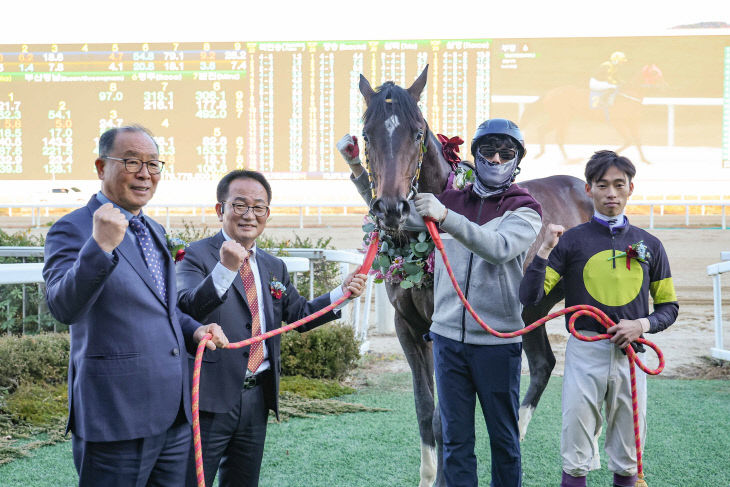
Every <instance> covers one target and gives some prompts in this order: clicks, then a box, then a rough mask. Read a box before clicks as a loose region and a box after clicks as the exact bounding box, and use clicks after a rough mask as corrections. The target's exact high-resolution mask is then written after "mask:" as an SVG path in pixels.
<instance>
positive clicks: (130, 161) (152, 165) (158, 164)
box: [101, 156, 165, 175]
mask: <svg viewBox="0 0 730 487" xmlns="http://www.w3.org/2000/svg"><path fill="white" fill-rule="evenodd" d="M101 159H111V160H113V161H119V162H122V163H124V169H125V170H126V171H127V172H131V173H133V174H136V173H138V172H140V171H141V170H142V166H144V165H145V164H147V171H149V173H150V174H152V175H154V174H160V173H161V172H162V170H163V169H164V167H165V163H164V162H162V161H158V160H156V159H152V160H150V161H140V160H139V159H137V158H136V157H129V158H126V159H120V158H118V157H110V156H101Z"/></svg>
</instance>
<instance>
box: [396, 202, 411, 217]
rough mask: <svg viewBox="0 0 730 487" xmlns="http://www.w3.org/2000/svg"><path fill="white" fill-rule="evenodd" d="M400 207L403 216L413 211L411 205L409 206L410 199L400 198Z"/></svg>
mask: <svg viewBox="0 0 730 487" xmlns="http://www.w3.org/2000/svg"><path fill="white" fill-rule="evenodd" d="M398 207H399V208H400V214H401V216H405V215H408V212H409V211H411V209H410V207H409V206H408V201H406V200H400V203H398Z"/></svg>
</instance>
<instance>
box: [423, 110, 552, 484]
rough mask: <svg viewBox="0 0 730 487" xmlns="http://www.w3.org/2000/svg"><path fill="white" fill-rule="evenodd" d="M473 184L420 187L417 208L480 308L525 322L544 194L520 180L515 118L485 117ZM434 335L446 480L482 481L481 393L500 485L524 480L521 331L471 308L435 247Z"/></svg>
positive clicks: (521, 152) (475, 148)
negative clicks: (435, 189) (526, 277)
mask: <svg viewBox="0 0 730 487" xmlns="http://www.w3.org/2000/svg"><path fill="white" fill-rule="evenodd" d="M471 152H472V155H473V156H474V164H475V167H476V179H475V181H474V184H473V185H468V186H466V187H465V188H464V189H462V190H455V189H447V190H445V191H444V192H443V193H441V194H440V195H438V197H436V196H434V195H433V194H430V193H419V194H417V195H416V198H415V208H416V211H417V212H418V213H419V215H421V216H422V217H430V218H433V219H434V220H436V221H438V222H439V226H440V231H441V232H442V238H443V242H444V249H445V251H446V254H447V256H448V259H449V262H450V264H451V267H452V271H453V273H454V276H455V277H456V280H457V281H458V283H459V286H460V287H461V289H462V290H463V291H464V294H465V296H466V297H467V299H469V300H470V302H471V304H472V306H473V307H474V310H475V311H476V313H477V314H478V315H479V316H480V317H481V318H482V319H483V320H484V321H485V322H487V323H489V324H490V326H492V327H493V328H495V329H496V330H498V331H501V332H513V331H517V330H519V329H521V328H522V327H523V323H522V318H521V316H520V314H521V311H522V308H521V306H520V304H519V302H518V291H519V286H520V281H521V279H522V266H523V264H524V262H525V257H526V255H527V250H528V249H529V248H530V245H532V243H533V242H534V241H535V239H536V238H537V234H538V233H539V231H540V228H541V226H542V222H541V214H542V213H541V208H540V204H539V203H538V202H537V201H535V199H533V198H532V196H530V194H529V193H528V192H527V191H526V190H525V189H523V188H520V187H519V186H517V185H516V184H513V182H514V179H515V177H516V176H517V174H518V173H519V164H520V161H521V160H522V158H523V157H524V156H525V152H526V151H525V141H524V137H523V136H522V132H521V131H520V129H519V127H517V125H516V124H515V123H514V122H511V121H509V120H505V119H503V118H494V119H491V120H487V121H485V122H484V123H482V124H481V125H480V126H479V127H478V128H477V130H476V133H475V134H474V138H473V140H472V144H471ZM429 337H430V338H431V339H432V340H433V355H434V369H435V375H436V388H437V390H438V396H439V403H438V404H439V412H440V414H441V424H442V432H443V444H444V476H445V478H446V484H447V485H449V486H457V485H477V459H476V456H475V454H474V443H475V432H474V407H475V405H476V399H477V397H478V398H479V403H480V405H481V409H482V413H483V414H484V420H485V422H486V425H487V432H488V434H489V442H490V446H491V452H492V461H491V473H492V485H495V486H497V485H499V486H508V487H516V486H520V485H521V484H522V466H521V453H520V443H519V432H518V426H517V422H518V405H519V390H520V371H521V368H522V339H521V338H520V337H516V338H509V339H502V338H497V337H495V336H493V335H491V334H489V333H487V332H486V331H485V330H484V329H483V328H482V327H481V326H480V325H479V323H477V322H476V320H474V318H473V317H472V316H471V315H470V314H469V313H467V312H466V311H465V309H464V306H463V305H462V303H461V301H460V300H459V298H458V296H457V294H456V292H455V291H454V288H453V286H452V283H451V280H450V278H449V276H448V273H447V270H446V268H445V265H444V262H443V259H442V257H441V255H440V254H438V253H437V254H436V267H435V272H434V313H433V316H432V324H431V329H430V333H429Z"/></svg>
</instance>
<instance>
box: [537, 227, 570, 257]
mask: <svg viewBox="0 0 730 487" xmlns="http://www.w3.org/2000/svg"><path fill="white" fill-rule="evenodd" d="M563 233H565V227H564V226H562V225H554V224H552V223H550V224H548V227H547V232H545V237H544V239H543V241H542V245H541V246H540V249H539V250H538V251H537V255H539V256H540V257H542V258H543V259H547V258H548V256H549V255H550V252H552V250H553V249H554V248H555V246H556V245H558V240H560V237H562V236H563Z"/></svg>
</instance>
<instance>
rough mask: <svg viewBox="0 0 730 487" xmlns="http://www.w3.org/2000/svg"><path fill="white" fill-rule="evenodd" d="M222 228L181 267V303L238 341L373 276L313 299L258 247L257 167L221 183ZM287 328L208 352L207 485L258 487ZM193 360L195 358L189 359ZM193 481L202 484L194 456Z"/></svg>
mask: <svg viewBox="0 0 730 487" xmlns="http://www.w3.org/2000/svg"><path fill="white" fill-rule="evenodd" d="M216 196H217V200H218V203H216V205H215V209H216V213H217V214H218V219H219V220H220V221H221V222H222V223H223V228H222V229H221V231H220V232H219V233H218V234H216V235H215V236H213V237H210V238H206V239H203V240H200V241H198V242H194V243H192V244H191V245H190V247H189V248H188V249H187V250H186V253H185V259H184V260H183V261H182V262H180V263H179V264H178V267H177V282H178V289H179V294H178V296H179V300H178V304H179V306H180V308H181V309H183V310H184V311H186V312H188V313H190V314H191V316H193V317H194V318H196V319H198V320H200V321H201V322H203V323H210V322H215V323H219V324H220V325H221V327H222V328H223V331H224V332H225V334H226V336H227V337H228V339H229V340H230V341H231V342H237V341H241V340H245V339H247V338H250V337H252V336H255V335H257V334H261V333H265V332H266V331H267V330H272V329H275V328H279V327H280V326H281V323H282V321H286V322H287V323H292V322H294V321H297V320H299V319H301V318H303V317H305V316H308V315H310V314H312V313H314V312H316V311H318V310H320V309H322V308H324V307H325V306H327V305H329V304H331V303H332V302H334V301H336V300H337V299H339V298H340V297H342V296H343V294H344V292H345V290H346V289H349V290H350V291H351V292H352V296H351V298H355V297H357V296H359V295H360V294H361V293H362V290H363V288H364V286H365V282H366V276H365V275H363V274H355V273H352V274H350V275H349V276H347V277H346V278H345V281H344V283H343V284H342V285H341V286H338V287H337V288H335V289H334V290H332V291H331V292H329V293H327V294H324V295H322V296H319V297H318V298H315V299H314V300H312V301H307V300H306V299H305V298H303V297H302V296H300V295H299V293H298V292H297V290H296V288H295V287H294V286H293V285H292V284H291V282H290V280H289V273H288V272H287V269H286V265H285V264H284V262H283V261H282V260H281V259H279V258H277V257H274V256H273V255H271V254H269V253H267V252H265V251H264V250H262V249H260V248H258V247H257V246H256V238H257V237H258V236H259V235H261V233H262V232H263V231H264V228H265V227H266V220H267V218H268V217H269V204H270V203H271V186H270V185H269V183H268V181H267V180H266V178H265V177H264V176H263V175H262V174H261V173H258V172H256V171H244V170H236V171H232V172H230V173H228V174H227V175H225V176H224V177H223V179H221V181H220V182H219V183H218V188H217V195H216ZM339 314H340V313H339V311H330V312H329V313H327V314H325V315H323V316H321V317H319V318H317V319H316V320H313V321H312V322H310V323H307V324H305V325H302V326H301V327H299V328H296V330H297V331H300V332H301V331H307V330H311V329H312V328H315V327H317V326H319V325H322V324H324V323H327V322H328V321H331V320H333V319H335V318H337V317H339ZM280 340H281V335H277V336H274V337H272V338H269V339H267V340H265V341H264V342H258V343H255V344H253V345H251V346H250V347H245V348H241V349H232V350H216V351H213V352H211V351H206V352H205V355H204V356H203V367H202V372H201V376H200V384H201V385H200V434H201V439H202V443H203V445H202V447H203V449H202V450H203V466H204V470H205V484H206V485H207V486H211V485H213V479H214V478H215V475H216V471H218V470H220V473H219V481H220V486H221V487H232V486H246V487H249V486H256V485H258V480H259V471H260V469H261V460H262V457H263V452H264V441H265V438H266V422H267V418H268V412H269V410H272V411H274V412H275V413H276V414H277V417H278V412H279V373H280V371H281V362H280V359H279V355H280V343H281V341H280ZM190 364H191V366H192V364H193V360H192V357H191V358H190ZM187 485H188V486H191V487H194V486H195V485H196V475H195V465H194V458H193V456H192V454H191V461H190V464H189V469H188V480H187Z"/></svg>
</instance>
